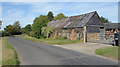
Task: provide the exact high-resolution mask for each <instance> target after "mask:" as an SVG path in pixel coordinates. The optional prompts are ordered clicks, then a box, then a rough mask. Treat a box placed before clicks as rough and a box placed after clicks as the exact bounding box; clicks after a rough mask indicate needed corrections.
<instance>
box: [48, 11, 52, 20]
mask: <svg viewBox="0 0 120 67" xmlns="http://www.w3.org/2000/svg"><path fill="white" fill-rule="evenodd" d="M47 16H48V19H49V20H50V21H52V20H53V18H54V16H53V13H52V12H51V11H49V12H48V14H47Z"/></svg>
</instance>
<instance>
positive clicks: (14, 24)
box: [13, 21, 22, 35]
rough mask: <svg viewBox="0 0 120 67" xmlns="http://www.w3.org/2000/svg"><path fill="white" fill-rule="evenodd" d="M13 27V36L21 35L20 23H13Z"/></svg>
mask: <svg viewBox="0 0 120 67" xmlns="http://www.w3.org/2000/svg"><path fill="white" fill-rule="evenodd" d="M13 27H14V28H15V32H14V34H15V35H16V34H21V32H22V31H21V26H20V23H19V21H15V23H13Z"/></svg>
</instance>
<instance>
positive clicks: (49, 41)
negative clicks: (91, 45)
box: [22, 35, 83, 45]
mask: <svg viewBox="0 0 120 67" xmlns="http://www.w3.org/2000/svg"><path fill="white" fill-rule="evenodd" d="M22 38H24V39H27V40H31V41H36V42H41V43H47V44H52V45H63V44H75V43H83V40H68V39H52V38H42V39H36V38H34V37H30V36H27V35H22Z"/></svg>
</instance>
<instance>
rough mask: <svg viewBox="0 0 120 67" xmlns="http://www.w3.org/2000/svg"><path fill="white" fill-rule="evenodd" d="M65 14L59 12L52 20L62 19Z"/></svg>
mask: <svg viewBox="0 0 120 67" xmlns="http://www.w3.org/2000/svg"><path fill="white" fill-rule="evenodd" d="M65 17H66V16H65V15H64V14H63V13H59V14H58V15H57V16H55V17H54V20H57V19H63V18H65Z"/></svg>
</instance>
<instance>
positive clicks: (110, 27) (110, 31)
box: [104, 23, 120, 40]
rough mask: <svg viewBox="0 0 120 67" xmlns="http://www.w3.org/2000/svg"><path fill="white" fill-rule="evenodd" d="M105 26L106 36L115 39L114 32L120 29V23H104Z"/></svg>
mask: <svg viewBox="0 0 120 67" xmlns="http://www.w3.org/2000/svg"><path fill="white" fill-rule="evenodd" d="M104 26H105V36H106V37H105V38H106V40H108V39H112V40H113V39H114V33H117V32H119V31H120V23H104Z"/></svg>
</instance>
